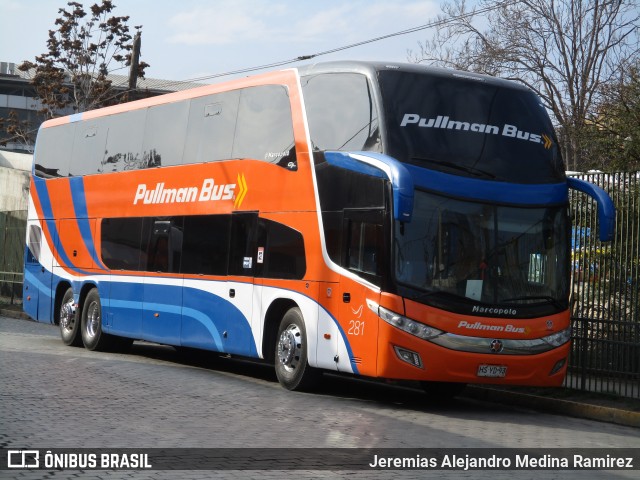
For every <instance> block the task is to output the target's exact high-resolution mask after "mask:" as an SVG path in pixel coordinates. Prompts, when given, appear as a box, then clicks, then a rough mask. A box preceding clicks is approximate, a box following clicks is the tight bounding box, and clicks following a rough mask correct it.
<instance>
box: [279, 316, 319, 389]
mask: <svg viewBox="0 0 640 480" xmlns="http://www.w3.org/2000/svg"><path fill="white" fill-rule="evenodd" d="M308 351H309V346H308V343H307V331H306V328H305V325H304V319H303V318H302V313H301V312H300V309H299V308H291V309H289V310H288V311H287V312H286V313H285V314H284V317H282V321H281V322H280V327H279V328H278V338H277V340H276V356H275V357H276V358H275V368H276V376H277V377H278V381H279V382H280V384H281V385H282V386H283V387H284V388H286V389H287V390H309V389H311V388H313V387H314V386H315V385H317V383H318V380H319V378H320V372H319V371H318V370H317V369H315V368H313V367H311V366H310V365H309V362H308V361H307V359H308Z"/></svg>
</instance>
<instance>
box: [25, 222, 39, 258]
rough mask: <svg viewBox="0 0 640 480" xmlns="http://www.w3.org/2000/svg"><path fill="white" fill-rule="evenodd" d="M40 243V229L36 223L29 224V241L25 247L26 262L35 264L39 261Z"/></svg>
mask: <svg viewBox="0 0 640 480" xmlns="http://www.w3.org/2000/svg"><path fill="white" fill-rule="evenodd" d="M41 245H42V230H41V229H40V227H39V226H38V225H30V226H29V241H28V244H27V246H28V248H27V263H31V264H37V263H39V262H40V250H41Z"/></svg>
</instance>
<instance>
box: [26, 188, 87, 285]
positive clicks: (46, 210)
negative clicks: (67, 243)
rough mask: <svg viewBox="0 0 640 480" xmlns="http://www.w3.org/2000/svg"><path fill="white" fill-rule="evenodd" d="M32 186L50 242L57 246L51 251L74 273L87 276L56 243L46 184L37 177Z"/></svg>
mask: <svg viewBox="0 0 640 480" xmlns="http://www.w3.org/2000/svg"><path fill="white" fill-rule="evenodd" d="M33 180H34V182H33V184H34V185H35V187H36V190H37V192H38V198H39V199H40V205H41V206H42V218H43V220H44V221H45V222H46V224H47V228H48V229H49V232H50V234H51V241H52V242H54V243H57V245H51V249H52V250H54V251H55V250H57V253H58V255H59V257H60V259H61V260H62V262H63V263H64V264H65V265H67V266H68V267H69V268H71V269H73V270H74V271H75V272H78V273H84V274H87V273H89V272H86V271H84V270H80V269H78V268H77V267H75V266H74V265H73V262H71V260H70V259H69V256H68V255H67V252H65V250H64V246H63V245H62V244H61V243H60V242H59V241H58V238H59V233H58V229H57V227H56V221H55V220H54V217H53V209H52V207H51V199H50V198H49V190H48V189H47V183H46V182H45V181H44V180H42V179H40V178H37V177H34V179H33Z"/></svg>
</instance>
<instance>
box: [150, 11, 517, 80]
mask: <svg viewBox="0 0 640 480" xmlns="http://www.w3.org/2000/svg"><path fill="white" fill-rule="evenodd" d="M515 3H517V0H505V1H503V2H499V3H496V4H493V5H491V6H487V7H484V8H481V9H478V10H472V11H471V12H468V13H465V14H462V15H457V16H454V17H449V18H440V19H437V20H433V21H431V22H428V23H425V24H423V25H418V26H417V27H412V28H408V29H406V30H401V31H399V32H394V33H389V34H387V35H382V36H379V37H375V38H370V39H368V40H363V41H361V42H356V43H351V44H349V45H344V46H342V47H336V48H332V49H330V50H325V51H323V52H317V53H313V54H309V55H300V56H298V57H295V58H291V59H288V60H281V61H278V62H273V63H268V64H265V65H257V66H253V67H247V68H241V69H238V70H232V71H229V72H223V73H215V74H212V75H205V76H202V77H196V78H190V79H187V80H175V81H166V82H165V83H162V84H160V87H168V86H169V85H176V84H181V83H196V82H202V81H204V80H211V79H213V78H220V77H226V76H229V75H239V74H242V73H250V72H255V71H258V70H265V69H268V68H275V67H282V66H284V65H289V64H291V63H296V62H302V61H305V60H311V59H313V58H316V57H320V56H323V55H329V54H331V53H336V52H340V51H343V50H348V49H350V48H355V47H360V46H362V45H367V44H369V43H374V42H379V41H381V40H386V39H388V38H392V37H399V36H402V35H407V34H410V33H415V32H419V31H421V30H427V29H430V28H437V27H443V26H446V25H448V24H450V23H454V22H455V21H458V20H462V19H465V18H469V17H472V16H475V15H482V14H485V13H489V12H492V11H493V10H497V9H499V8H502V7H506V6H509V5H512V4H515Z"/></svg>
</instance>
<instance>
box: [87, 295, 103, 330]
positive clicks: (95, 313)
mask: <svg viewBox="0 0 640 480" xmlns="http://www.w3.org/2000/svg"><path fill="white" fill-rule="evenodd" d="M99 328H100V306H99V305H98V302H91V304H90V305H89V307H88V308H87V327H86V332H87V335H88V336H89V337H91V338H93V337H95V336H96V334H97V333H98V330H99Z"/></svg>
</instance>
